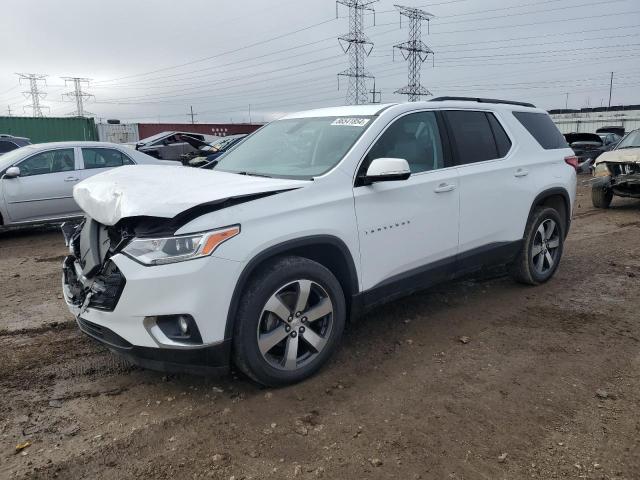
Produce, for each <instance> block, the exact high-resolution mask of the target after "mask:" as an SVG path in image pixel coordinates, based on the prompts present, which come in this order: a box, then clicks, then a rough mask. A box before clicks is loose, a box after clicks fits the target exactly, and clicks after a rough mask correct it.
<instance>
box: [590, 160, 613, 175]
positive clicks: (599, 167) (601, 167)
mask: <svg viewBox="0 0 640 480" xmlns="http://www.w3.org/2000/svg"><path fill="white" fill-rule="evenodd" d="M609 175H611V172H610V171H609V167H607V164H606V163H605V162H601V163H598V164H596V168H595V169H594V170H593V176H594V177H608V176H609Z"/></svg>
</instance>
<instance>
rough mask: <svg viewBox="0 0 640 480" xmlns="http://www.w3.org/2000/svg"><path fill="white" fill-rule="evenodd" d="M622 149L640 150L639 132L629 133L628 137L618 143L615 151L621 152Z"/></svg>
mask: <svg viewBox="0 0 640 480" xmlns="http://www.w3.org/2000/svg"><path fill="white" fill-rule="evenodd" d="M623 148H640V130H634V131H633V132H630V133H629V135H627V136H626V137H624V138H623V139H622V140H621V141H620V143H619V144H618V146H617V147H616V150H621V149H623Z"/></svg>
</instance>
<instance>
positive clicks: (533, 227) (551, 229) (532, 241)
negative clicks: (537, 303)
mask: <svg viewBox="0 0 640 480" xmlns="http://www.w3.org/2000/svg"><path fill="white" fill-rule="evenodd" d="M564 237H565V223H564V222H563V221H562V218H561V216H560V214H558V212H557V211H556V210H555V209H554V208H550V207H537V208H536V209H535V210H534V211H533V213H532V214H531V217H530V218H529V220H528V222H527V226H526V227H525V232H524V238H523V243H522V248H521V249H520V252H519V253H518V256H517V257H516V259H515V260H514V262H513V263H512V264H511V265H509V273H510V275H511V277H512V278H513V279H514V280H515V281H517V282H519V283H524V284H527V285H540V284H541V283H544V282H546V281H547V280H549V279H550V278H551V277H552V276H553V274H554V273H555V272H556V270H557V269H558V265H559V264H560V259H561V258H562V251H563V247H564Z"/></svg>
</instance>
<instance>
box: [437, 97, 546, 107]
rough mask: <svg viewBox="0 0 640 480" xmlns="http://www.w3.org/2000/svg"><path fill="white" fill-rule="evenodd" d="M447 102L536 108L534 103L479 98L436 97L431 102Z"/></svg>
mask: <svg viewBox="0 0 640 480" xmlns="http://www.w3.org/2000/svg"><path fill="white" fill-rule="evenodd" d="M446 100H459V101H462V102H478V103H504V104H507V105H519V106H521V107H531V108H536V106H535V105H534V104H533V103H527V102H512V101H511V100H496V99H495V98H477V97H436V98H432V99H431V100H429V101H430V102H444V101H446Z"/></svg>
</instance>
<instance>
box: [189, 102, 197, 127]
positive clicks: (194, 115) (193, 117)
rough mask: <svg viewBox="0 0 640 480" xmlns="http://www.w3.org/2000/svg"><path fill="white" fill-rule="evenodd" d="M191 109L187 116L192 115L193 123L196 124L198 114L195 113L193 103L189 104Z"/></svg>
mask: <svg viewBox="0 0 640 480" xmlns="http://www.w3.org/2000/svg"><path fill="white" fill-rule="evenodd" d="M189 111H190V113H187V117H191V123H192V124H194V123H196V121H195V117H197V116H198V114H197V113H193V105H190V106H189Z"/></svg>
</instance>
